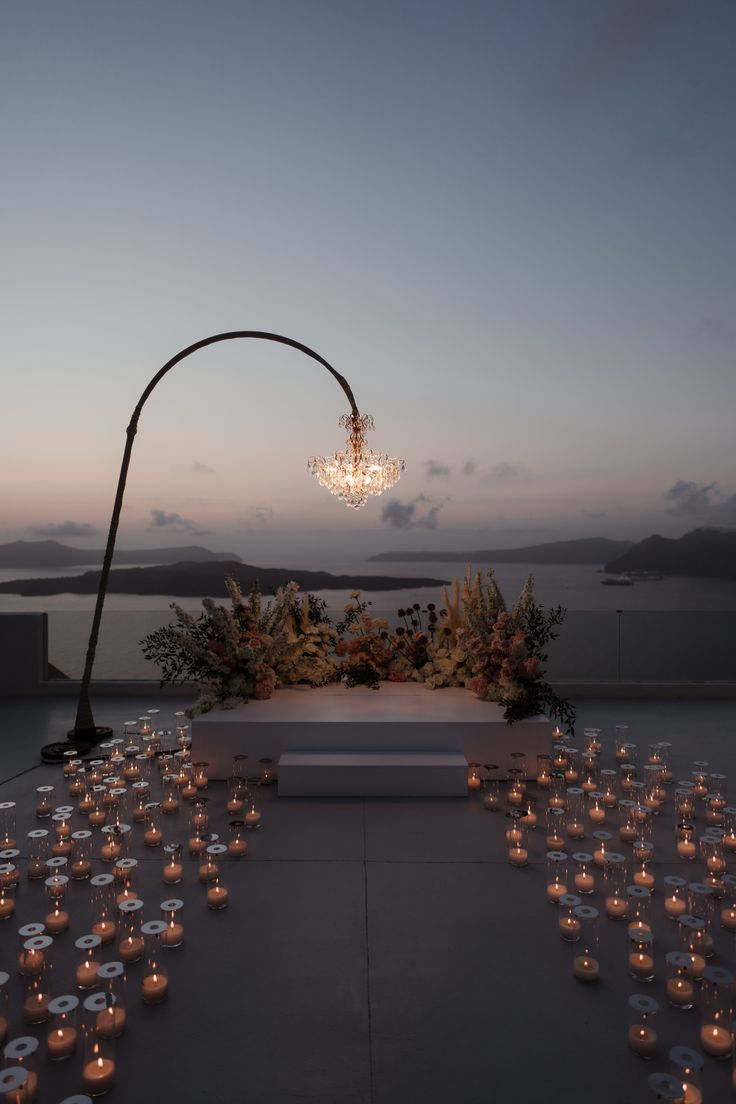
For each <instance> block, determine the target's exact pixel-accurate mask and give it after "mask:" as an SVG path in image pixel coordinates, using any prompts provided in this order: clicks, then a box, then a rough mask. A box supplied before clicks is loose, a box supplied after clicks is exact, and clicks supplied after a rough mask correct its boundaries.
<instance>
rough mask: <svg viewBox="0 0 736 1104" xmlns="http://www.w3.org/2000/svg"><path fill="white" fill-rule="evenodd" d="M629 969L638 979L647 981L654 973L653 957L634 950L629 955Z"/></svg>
mask: <svg viewBox="0 0 736 1104" xmlns="http://www.w3.org/2000/svg"><path fill="white" fill-rule="evenodd" d="M629 970H630V971H631V973H632V974H633V975H634V977H635V978H638V979H639V980H640V981H649V980H650V979H651V977H652V975H653V974H654V958H653V957H652V955H649V954H642V953H641V952H640V951H634V952H632V953H631V954H630V955H629Z"/></svg>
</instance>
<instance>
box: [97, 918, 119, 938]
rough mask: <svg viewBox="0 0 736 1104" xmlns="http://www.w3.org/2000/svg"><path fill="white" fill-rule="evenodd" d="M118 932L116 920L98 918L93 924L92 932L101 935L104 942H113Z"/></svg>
mask: <svg viewBox="0 0 736 1104" xmlns="http://www.w3.org/2000/svg"><path fill="white" fill-rule="evenodd" d="M116 932H117V925H116V923H115V921H114V920H98V921H97V923H96V924H93V925H92V934H93V935H99V937H100V939H101V940H102V942H103V943H112V941H113V939H114V938H115V934H116Z"/></svg>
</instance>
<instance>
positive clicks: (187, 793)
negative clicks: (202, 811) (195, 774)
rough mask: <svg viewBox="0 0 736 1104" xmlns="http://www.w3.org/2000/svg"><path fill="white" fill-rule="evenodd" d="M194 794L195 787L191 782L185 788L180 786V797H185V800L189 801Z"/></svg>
mask: <svg viewBox="0 0 736 1104" xmlns="http://www.w3.org/2000/svg"><path fill="white" fill-rule="evenodd" d="M196 792H197V787H196V786H195V785H194V783H193V782H188V783H187V785H186V786H182V788H181V796H182V797H186V798H187V799H189V798H190V797H194V795H195V794H196Z"/></svg>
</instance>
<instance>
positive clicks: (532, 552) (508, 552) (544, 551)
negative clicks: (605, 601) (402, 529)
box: [369, 537, 634, 564]
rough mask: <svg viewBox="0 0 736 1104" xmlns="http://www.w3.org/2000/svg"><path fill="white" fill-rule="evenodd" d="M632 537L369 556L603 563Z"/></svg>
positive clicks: (385, 560)
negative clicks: (521, 546)
mask: <svg viewBox="0 0 736 1104" xmlns="http://www.w3.org/2000/svg"><path fill="white" fill-rule="evenodd" d="M633 543H634V542H633V541H630V540H609V539H608V538H607V537H584V538H582V539H580V540H568V541H552V542H550V543H548V544H531V545H528V546H527V547H524V548H494V549H488V548H481V549H475V550H473V551H472V552H427V551H426V550H423V551H421V552H419V551H415V552H380V553H379V554H378V555H377V556H370V557H369V561H370V562H378V563H381V562H383V563H471V564H482V563H487V564H494V563H522V564H524V563H526V564H602V563H605V561H606V560H608V559H611V558H612V557H614V556H621V555H623V554H624V553H625V552H627V551H628V549H630V548H631V547H632V546H633Z"/></svg>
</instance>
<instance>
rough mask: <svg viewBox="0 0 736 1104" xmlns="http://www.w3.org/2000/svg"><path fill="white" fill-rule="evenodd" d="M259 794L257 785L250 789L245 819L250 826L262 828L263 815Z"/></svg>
mask: <svg viewBox="0 0 736 1104" xmlns="http://www.w3.org/2000/svg"><path fill="white" fill-rule="evenodd" d="M258 805H259V796H258V790H257V789H256V788H255V787H251V788H250V789H249V790H248V801H247V805H246V813H245V816H244V817H243V820H244V821H245V823H246V826H247V827H248V828H254V829H255V828H260V827H261V821H262V819H263V817H262V816H261V810H260V809H259V808H258Z"/></svg>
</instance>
